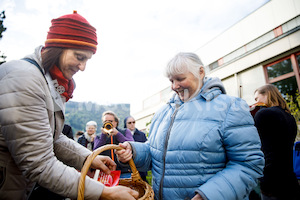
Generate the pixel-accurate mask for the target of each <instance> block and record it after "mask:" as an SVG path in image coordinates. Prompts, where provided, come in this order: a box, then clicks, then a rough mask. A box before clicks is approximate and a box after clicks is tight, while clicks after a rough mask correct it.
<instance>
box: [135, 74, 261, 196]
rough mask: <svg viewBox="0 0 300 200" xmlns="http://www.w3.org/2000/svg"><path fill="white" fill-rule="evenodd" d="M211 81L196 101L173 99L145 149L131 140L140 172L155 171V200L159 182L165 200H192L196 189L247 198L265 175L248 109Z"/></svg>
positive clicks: (153, 125)
mask: <svg viewBox="0 0 300 200" xmlns="http://www.w3.org/2000/svg"><path fill="white" fill-rule="evenodd" d="M213 81H215V80H214V79H212V78H208V79H206V81H205V84H204V86H203V88H202V90H201V91H200V93H199V95H198V96H197V97H195V98H193V99H192V100H190V101H188V102H186V103H183V102H181V101H180V100H179V98H178V96H177V95H175V97H174V98H172V99H171V100H170V102H169V103H168V104H167V105H165V106H164V107H163V108H161V109H160V110H159V111H158V112H156V114H155V116H154V117H153V119H152V123H151V128H150V136H149V139H148V142H147V143H146V144H147V145H143V144H139V143H132V142H131V144H132V146H133V149H134V152H135V154H134V161H135V163H136V166H137V167H138V169H139V170H145V169H149V168H150V167H152V175H153V182H152V184H153V189H154V192H155V195H156V199H160V196H159V194H160V192H159V191H160V183H161V180H163V199H172V200H174V199H185V198H188V199H191V198H193V196H194V195H195V192H196V191H197V192H199V193H200V194H204V195H205V197H207V198H208V199H218V200H222V199H224V200H228V199H230V200H231V199H239V200H241V199H247V198H248V197H247V196H248V194H249V192H250V191H251V189H252V188H253V187H254V186H255V185H256V184H257V179H258V178H259V177H261V176H262V171H263V166H264V158H263V153H262V152H261V150H260V147H261V144H260V139H259V136H258V133H257V130H256V128H255V127H254V122H253V119H252V117H251V115H250V113H249V108H248V105H247V104H246V103H245V102H244V101H243V100H241V99H239V98H235V97H230V96H227V95H224V94H222V91H224V89H221V88H219V86H217V85H218V84H220V83H219V82H217V84H212V82H213ZM208 85H209V88H207V87H208ZM176 105H177V106H176ZM176 107H177V109H176ZM176 112H177V113H176ZM174 113H175V114H174ZM172 115H173V117H174V122H172ZM174 115H175V116H174ZM168 133H169V136H168ZM168 138H169V139H168ZM166 143H167V151H166V152H165V146H166ZM136 152H137V153H136ZM164 154H165V155H166V156H165V157H164ZM164 159H165V171H163V169H164ZM162 176H163V179H162Z"/></svg>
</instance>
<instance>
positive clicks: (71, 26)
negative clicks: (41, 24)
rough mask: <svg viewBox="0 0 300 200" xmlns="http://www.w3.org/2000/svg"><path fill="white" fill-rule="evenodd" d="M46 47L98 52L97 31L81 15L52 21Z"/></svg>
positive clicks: (62, 17)
mask: <svg viewBox="0 0 300 200" xmlns="http://www.w3.org/2000/svg"><path fill="white" fill-rule="evenodd" d="M51 23H52V25H51V27H50V28H49V31H48V35H47V40H46V42H45V47H46V48H47V47H61V48H71V49H82V50H90V51H92V52H93V53H94V54H95V53H96V50H97V44H98V43H97V34H96V29H95V28H94V27H93V26H91V25H90V23H89V22H88V21H87V20H86V19H85V18H84V17H82V16H81V15H79V14H77V12H76V11H74V13H73V14H68V15H64V16H61V17H59V18H56V19H52V21H51Z"/></svg>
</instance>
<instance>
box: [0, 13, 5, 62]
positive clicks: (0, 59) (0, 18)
mask: <svg viewBox="0 0 300 200" xmlns="http://www.w3.org/2000/svg"><path fill="white" fill-rule="evenodd" d="M5 18H6V17H5V11H2V12H1V13H0V39H1V38H2V37H3V35H2V33H3V32H4V31H6V28H5V27H4V26H3V21H4V19H5ZM5 59H6V56H5V55H4V54H3V53H2V52H1V51H0V65H1V64H2V63H5Z"/></svg>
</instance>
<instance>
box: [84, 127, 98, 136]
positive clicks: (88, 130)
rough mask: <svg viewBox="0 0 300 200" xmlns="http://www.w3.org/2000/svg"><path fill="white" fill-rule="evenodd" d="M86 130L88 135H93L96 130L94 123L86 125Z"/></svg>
mask: <svg viewBox="0 0 300 200" xmlns="http://www.w3.org/2000/svg"><path fill="white" fill-rule="evenodd" d="M86 132H87V133H88V134H89V135H93V134H94V133H95V132H96V127H95V126H94V125H90V126H88V127H86Z"/></svg>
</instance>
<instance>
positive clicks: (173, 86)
mask: <svg viewBox="0 0 300 200" xmlns="http://www.w3.org/2000/svg"><path fill="white" fill-rule="evenodd" d="M179 87H180V86H179V82H178V81H176V80H174V81H173V82H172V89H173V90H175V89H178V88H179Z"/></svg>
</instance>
